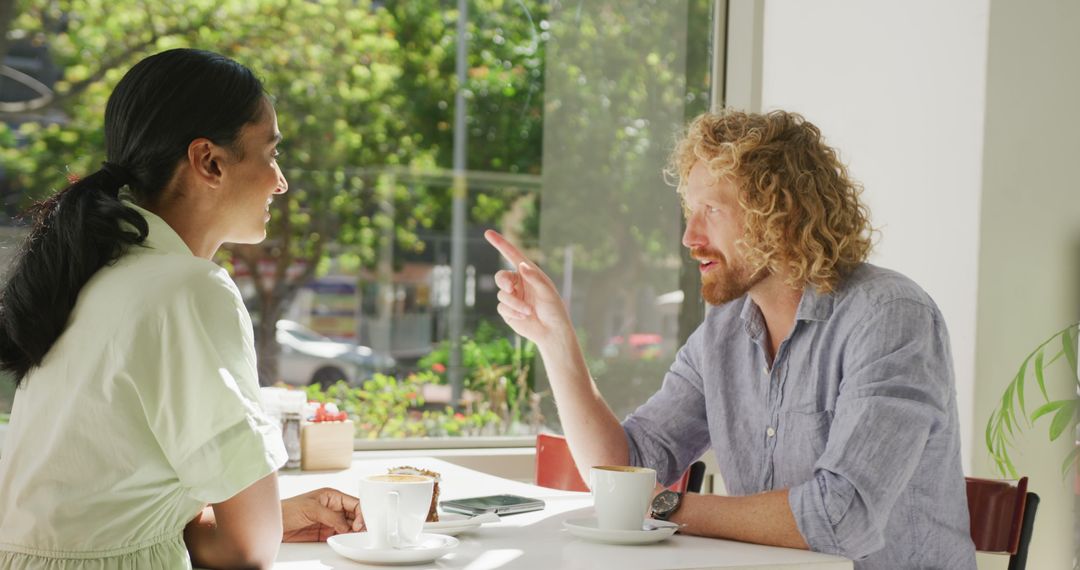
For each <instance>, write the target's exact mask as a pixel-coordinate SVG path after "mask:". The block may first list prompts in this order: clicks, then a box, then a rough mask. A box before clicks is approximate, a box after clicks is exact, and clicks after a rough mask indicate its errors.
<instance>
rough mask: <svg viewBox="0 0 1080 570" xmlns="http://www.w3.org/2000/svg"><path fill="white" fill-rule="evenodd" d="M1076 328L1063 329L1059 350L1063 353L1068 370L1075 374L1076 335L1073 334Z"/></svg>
mask: <svg viewBox="0 0 1080 570" xmlns="http://www.w3.org/2000/svg"><path fill="white" fill-rule="evenodd" d="M1075 328H1076V326H1075V325H1074V326H1072V327H1069V328H1067V329H1065V332H1064V333H1062V335H1061V348H1062V350H1064V351H1065V358H1066V359H1067V360H1068V361H1069V370H1071V371H1072V373H1073V374H1076V335H1075V334H1073V331H1074V330H1075Z"/></svg>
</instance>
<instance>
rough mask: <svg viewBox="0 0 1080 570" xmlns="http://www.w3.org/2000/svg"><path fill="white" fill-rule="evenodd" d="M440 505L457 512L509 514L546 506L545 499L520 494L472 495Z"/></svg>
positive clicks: (535, 509)
mask: <svg viewBox="0 0 1080 570" xmlns="http://www.w3.org/2000/svg"><path fill="white" fill-rule="evenodd" d="M440 505H442V508H443V509H444V510H447V511H452V512H456V513H465V514H470V515H478V514H482V513H495V514H500V515H509V514H514V513H524V512H529V511H538V510H540V509H543V508H544V501H541V500H540V499H532V498H529V497H521V496H518V495H489V496H486V497H471V498H468V499H456V500H452V501H443V502H442V503H440Z"/></svg>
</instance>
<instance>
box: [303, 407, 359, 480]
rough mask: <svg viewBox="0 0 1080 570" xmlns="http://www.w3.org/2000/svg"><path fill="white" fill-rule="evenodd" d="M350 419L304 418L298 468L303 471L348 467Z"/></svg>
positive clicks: (350, 461)
mask: <svg viewBox="0 0 1080 570" xmlns="http://www.w3.org/2000/svg"><path fill="white" fill-rule="evenodd" d="M355 431H356V430H355V428H354V427H353V423H352V420H345V421H342V422H304V424H303V425H302V426H301V428H300V468H301V469H303V470H304V471H325V470H329V469H348V468H349V465H351V464H352V454H353V436H354V434H355Z"/></svg>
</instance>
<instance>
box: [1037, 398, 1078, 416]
mask: <svg viewBox="0 0 1080 570" xmlns="http://www.w3.org/2000/svg"><path fill="white" fill-rule="evenodd" d="M1071 403H1072V400H1054V401H1053V402H1049V403H1047V404H1043V405H1041V406H1039V407H1038V409H1036V410H1035V411H1034V412H1032V413H1031V421H1035V420H1037V419H1039V418H1041V417H1043V416H1045V415H1047V414H1049V413H1050V412H1053V411H1056V410H1058V409H1059V408H1061V407H1062V406H1066V405H1069V404H1071Z"/></svg>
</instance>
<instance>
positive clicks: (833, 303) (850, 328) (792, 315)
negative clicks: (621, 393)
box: [487, 111, 975, 570]
mask: <svg viewBox="0 0 1080 570" xmlns="http://www.w3.org/2000/svg"><path fill="white" fill-rule="evenodd" d="M671 171H672V173H673V174H675V175H677V176H678V179H679V192H678V193H679V197H680V198H681V200H682V203H683V206H684V212H685V216H686V232H685V233H684V235H683V245H685V246H686V247H687V248H688V249H689V250H690V253H691V255H692V256H693V257H694V258H695V259H697V260H698V261H699V262H700V270H701V281H702V285H701V292H702V296H703V297H704V299H705V300H706V301H707V303H708V304H709V309H708V311H707V314H706V317H705V320H704V322H703V323H702V324H701V326H700V327H699V328H698V329H697V330H696V331H695V332H694V333H693V335H691V336H690V338H689V339H688V340H687V342H686V344H685V345H684V346H683V347H682V348H681V349H680V350H679V353H678V355H677V357H676V359H675V362H674V363H673V364H672V365H671V368H670V370H669V371H668V373H667V375H666V376H665V378H664V383H663V386H662V387H661V389H660V391H659V392H657V393H656V394H654V395H653V396H652V397H651V398H650V399H649V400H648V402H646V403H645V404H644V405H642V406H641V407H640V408H638V409H637V410H636V411H635V412H634V413H632V414H630V415H629V416H628V417H627V418H626V419H625V420H624V421H623V422H621V423H620V422H619V421H618V420H617V419H616V418H615V416H614V415H613V414H612V412H611V410H610V409H609V408H608V406H607V404H606V403H605V402H604V400H603V398H602V397H601V396H600V393H599V392H598V391H597V389H596V385H595V384H594V383H593V381H592V379H591V378H590V376H589V371H588V370H587V368H586V366H585V360H584V357H583V356H582V352H581V349H580V348H579V346H578V342H577V339H576V337H575V334H574V329H573V326H572V323H571V321H570V317H569V315H568V313H567V311H566V308H565V307H564V305H563V303H562V302H561V300H560V299H559V296H558V292H557V291H556V288H555V286H554V285H553V284H552V282H551V280H550V279H549V278H548V277H547V276H546V275H545V274H544V273H543V272H541V271H540V270H539V269H538V268H537V267H536V266H535V265H533V264H532V263H531V262H530V261H528V260H527V259H525V257H524V256H522V255H521V253H520V252H519V251H518V250H517V249H515V248H514V247H513V246H512V245H511V244H509V243H508V242H507V241H506V240H505V239H503V238H502V237H501V236H499V235H498V234H496V233H495V232H489V233H488V235H487V237H488V240H489V241H490V242H491V243H492V244H493V245H494V246H495V247H496V248H497V249H498V250H499V251H500V252H502V253H503V255H504V256H505V257H507V258H508V259H509V260H510V261H511V262H512V263H513V264H514V266H515V267H516V271H500V272H499V273H498V274H497V275H496V282H497V283H498V286H499V293H498V297H499V301H500V304H499V313H500V314H501V315H502V317H503V318H504V319H505V320H506V322H507V323H508V324H509V325H510V326H511V327H512V328H513V329H514V330H515V331H516V332H517V333H518V334H521V335H523V336H525V337H527V338H529V339H531V340H533V341H534V342H536V344H537V346H538V347H539V349H540V353H541V355H542V357H543V360H544V364H545V366H546V368H547V371H548V375H549V377H550V381H551V385H552V390H553V392H554V396H555V401H556V405H557V406H558V408H559V415H560V417H561V418H562V425H563V429H564V430H565V432H566V436H567V439H568V441H569V444H570V449H571V451H572V453H573V456H574V459H575V461H576V462H577V464H578V466H579V468H580V469H581V471H582V473H583V475H585V476H586V480H587V473H588V470H589V468H590V467H591V466H593V465H639V466H648V467H652V468H655V469H656V471H657V475H658V478H659V479H660V480H661V482H663V483H664V484H671V483H673V482H674V481H675V480H677V479H678V478H679V476H680V474H681V473H682V472H683V471H684V470H685V469H686V468H687V467H688V466H689V465H690V464H691V463H692V462H693V461H694V460H696V459H697V458H698V457H699V456H701V454H702V453H704V452H705V451H706V450H707V449H709V448H710V447H711V448H712V449H713V450H714V451H715V452H716V457H717V460H718V463H719V466H720V471H721V475H722V476H723V479H724V482H725V484H726V486H727V490H728V491H729V492H730V493H731V496H717V495H689V496H682V497H680V496H677V495H676V496H671V495H672V494H671V493H670V492H662V493H660V494H659V495H657V498H656V499H655V500H654V504H653V508H654V515H658V516H661V517H663V518H670V519H671V520H673V521H675V522H678V523H682V524H684V525H685V527H684V529H683V532H685V533H689V534H696V535H701V536H710V537H720V538H728V539H734V540H741V541H745V542H755V543H760V544H771V545H778V546H786V547H791V548H804V549H806V548H809V549H811V550H815V551H819V552H825V553H831V554H837V555H841V556H845V557H847V558H851V559H853V560H855V561H856V562H855V568H857V569H858V570H867V569H879V568H880V569H894V568H949V569H964V568H971V569H974V568H975V554H974V547H973V545H972V542H971V540H970V538H969V529H968V511H967V502H966V493H965V484H964V476H963V471H962V468H961V460H960V436H959V427H958V420H957V406H956V394H955V392H956V389H955V383H954V379H953V370H952V361H951V355H950V348H949V339H948V333H947V331H946V328H945V323H944V321H943V319H942V316H941V313H940V311H939V310H938V308H937V306H936V305H935V304H934V302H933V300H931V299H930V297H929V296H928V295H927V294H926V293H925V292H924V291H923V290H922V289H921V288H919V286H918V285H916V284H915V283H913V282H912V281H911V280H909V279H907V278H906V277H904V276H902V275H900V274H898V273H895V272H893V271H889V270H886V269H882V268H879V267H875V266H873V265H870V264H868V263H866V258H867V255H868V253H869V251H870V247H871V235H872V233H873V230H872V228H871V226H870V224H869V214H868V212H867V209H866V207H865V206H864V205H863V204H862V203H861V202H860V200H859V194H860V192H861V188H860V187H859V186H858V184H856V183H855V182H853V181H852V180H851V178H850V177H849V176H848V173H847V170H846V168H845V167H844V165H843V164H842V163H841V162H840V160H839V158H838V156H837V153H836V151H835V150H833V149H832V148H830V147H829V146H827V145H826V144H825V142H824V141H823V139H822V136H821V133H820V131H819V130H818V129H817V128H816V127H815V126H814V125H812V124H810V123H809V122H807V121H806V120H804V119H803V118H802V117H801V116H799V115H797V114H794V113H786V112H782V111H776V112H771V113H768V114H764V115H761V114H747V113H739V112H726V113H722V114H705V115H702V116H700V117H698V118H697V119H695V120H694V121H693V122H692V123H691V124H690V126H689V128H688V129H687V133H686V135H685V136H684V137H683V138H682V140H681V141H680V142H679V144H678V145H677V148H676V149H675V152H674V153H673V155H672V159H671Z"/></svg>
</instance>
